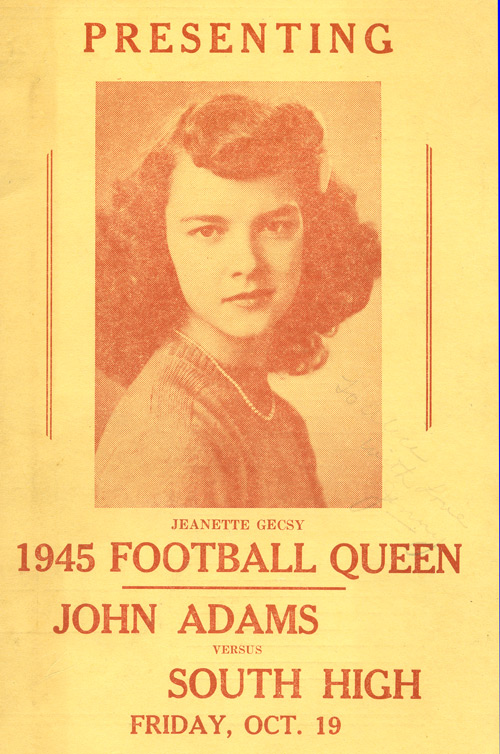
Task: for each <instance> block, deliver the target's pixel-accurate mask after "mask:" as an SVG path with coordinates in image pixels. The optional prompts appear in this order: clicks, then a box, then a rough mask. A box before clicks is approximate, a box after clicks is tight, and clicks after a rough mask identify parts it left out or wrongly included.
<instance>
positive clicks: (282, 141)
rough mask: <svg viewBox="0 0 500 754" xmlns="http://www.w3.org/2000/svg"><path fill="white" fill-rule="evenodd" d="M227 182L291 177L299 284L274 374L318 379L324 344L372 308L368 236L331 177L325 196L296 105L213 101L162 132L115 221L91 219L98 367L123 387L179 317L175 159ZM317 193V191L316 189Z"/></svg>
mask: <svg viewBox="0 0 500 754" xmlns="http://www.w3.org/2000/svg"><path fill="white" fill-rule="evenodd" d="M182 153H187V154H188V155H189V156H190V157H191V159H192V161H193V162H194V164H195V165H196V166H198V167H203V168H206V169H208V170H210V171H211V172H212V173H214V174H215V175H217V176H220V177H222V178H231V179H236V180H248V179H254V178H259V177H262V176H267V175H275V174H283V173H285V174H288V175H289V176H290V177H291V178H292V179H293V180H294V182H295V183H296V185H297V187H298V190H299V201H300V205H301V210H302V214H303V218H304V249H303V268H302V277H301V281H300V284H299V288H298V291H297V293H296V297H295V299H294V302H293V303H292V306H291V307H290V309H289V310H288V312H287V313H286V314H285V315H284V316H283V318H282V319H281V320H280V322H279V323H278V324H277V325H276V328H275V332H274V338H275V343H274V348H273V349H272V352H271V357H270V363H269V371H271V372H284V373H288V374H293V375H298V374H306V373H307V372H310V371H312V370H314V369H318V368H319V367H320V366H321V365H322V364H324V362H325V361H326V359H327V356H328V352H327V350H326V348H325V345H324V343H323V341H322V339H321V337H320V336H321V335H332V334H333V333H334V332H335V330H336V328H337V327H338V325H339V324H340V323H341V322H342V321H343V320H345V319H346V318H347V317H349V316H350V315H352V314H354V313H355V312H358V311H360V310H361V309H363V307H364V306H365V305H366V304H367V302H368V300H369V297H370V293H371V289H372V286H373V281H374V279H375V278H376V277H377V276H378V275H379V274H380V245H379V241H378V237H377V234H376V232H375V230H374V229H373V228H372V227H370V226H369V225H367V224H364V223H361V222H360V221H359V219H358V215H357V212H356V208H355V195H354V194H353V193H352V192H351V191H350V190H348V189H347V188H345V187H344V186H342V185H341V184H340V183H339V182H338V181H337V180H336V179H335V178H334V177H330V179H329V182H328V185H327V186H325V187H322V186H321V177H322V173H323V171H324V166H325V158H326V154H325V148H324V132H323V127H322V125H321V124H320V122H319V120H318V118H317V117H316V116H315V115H314V114H313V112H312V111H311V110H309V109H308V108H306V107H304V106H303V105H300V104H296V103H287V104H279V105H275V106H272V105H268V104H264V103H262V102H259V101H256V100H252V99H249V98H248V97H245V96H242V95H219V96H216V97H214V98H212V99H210V100H208V101H206V102H203V103H201V104H195V105H192V106H191V107H189V108H188V109H187V110H185V112H184V113H183V114H182V115H181V116H180V118H179V119H178V120H177V122H176V123H175V125H174V126H173V127H170V128H166V129H165V130H164V132H163V133H162V135H161V137H160V139H159V140H158V141H157V142H156V144H155V146H154V147H153V149H151V151H150V152H149V153H148V154H147V156H146V158H145V159H144V161H143V162H142V165H141V166H140V167H139V169H138V170H136V171H135V173H134V174H133V175H132V177H131V178H129V179H128V180H126V181H122V182H120V183H119V184H117V185H116V186H115V196H114V203H113V211H112V212H111V213H108V214H106V215H104V214H100V213H98V215H97V223H96V228H97V239H96V243H97V270H96V273H97V274H96V279H97V290H96V355H97V368H98V369H101V370H103V371H104V372H105V373H106V374H107V375H108V376H109V377H112V378H115V379H118V380H119V381H120V382H122V383H123V384H128V383H129V382H130V381H131V380H132V379H133V378H134V377H135V376H136V375H137V374H138V372H139V371H140V370H141V369H142V367H143V366H144V364H145V363H146V361H147V360H148V358H149V357H150V356H151V354H152V353H153V351H154V350H155V349H156V348H157V347H158V346H159V345H160V344H161V343H162V342H164V340H165V339H166V337H167V336H168V333H169V332H170V331H171V330H172V328H175V327H176V326H179V324H180V323H181V321H182V317H183V315H184V314H185V311H186V304H185V301H184V298H183V295H182V293H181V289H180V286H179V283H178V281H177V276H176V273H175V269H174V266H173V263H172V260H171V258H170V255H169V253H168V248H167V243H166V231H165V207H166V204H167V203H168V195H169V184H170V178H171V175H172V171H173V169H174V168H175V165H176V161H177V158H178V156H179V155H180V154H182ZM322 189H323V190H322Z"/></svg>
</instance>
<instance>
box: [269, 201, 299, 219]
mask: <svg viewBox="0 0 500 754" xmlns="http://www.w3.org/2000/svg"><path fill="white" fill-rule="evenodd" d="M299 212H300V209H299V207H298V205H297V204H295V203H293V204H283V206H282V207H278V208H277V209H271V210H269V212H263V213H262V215H260V217H261V218H262V219H264V220H266V219H267V218H270V217H279V216H281V215H293V214H298V213H299Z"/></svg>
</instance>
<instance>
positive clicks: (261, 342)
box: [179, 317, 270, 375]
mask: <svg viewBox="0 0 500 754" xmlns="http://www.w3.org/2000/svg"><path fill="white" fill-rule="evenodd" d="M179 331H180V332H181V333H183V334H184V335H186V336H187V337H188V338H190V339H191V340H193V341H194V342H195V343H197V344H198V345H200V346H201V347H202V348H204V349H205V350H206V351H208V353H209V354H211V356H213V357H214V359H217V361H218V362H219V363H220V364H221V365H222V366H225V367H227V368H228V369H236V370H245V369H249V370H251V371H252V372H261V373H262V374H266V375H267V373H268V371H269V370H268V368H267V363H268V359H267V354H268V349H269V344H270V337H269V336H267V335H262V336H259V337H256V338H236V337H234V336H231V335H228V334H227V333H223V332H221V330H218V329H217V328H215V327H213V326H212V325H210V324H208V323H206V322H204V321H203V320H200V319H197V318H194V317H193V318H190V319H188V320H186V321H185V322H184V323H183V324H182V325H181V326H180V327H179Z"/></svg>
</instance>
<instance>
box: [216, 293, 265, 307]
mask: <svg viewBox="0 0 500 754" xmlns="http://www.w3.org/2000/svg"><path fill="white" fill-rule="evenodd" d="M273 293H274V288H257V289H256V290H254V291H244V292H242V293H237V294H235V295H234V296H229V297H228V298H223V299H222V302H223V303H226V302H230V303H232V304H236V306H239V307H241V308H242V309H257V308H259V307H260V306H263V305H264V304H266V303H267V302H268V301H269V299H270V298H271V296H272V295H273Z"/></svg>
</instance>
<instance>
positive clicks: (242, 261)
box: [229, 230, 260, 277]
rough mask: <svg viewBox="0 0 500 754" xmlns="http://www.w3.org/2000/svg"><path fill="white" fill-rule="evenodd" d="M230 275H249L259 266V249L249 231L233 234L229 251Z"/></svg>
mask: <svg viewBox="0 0 500 754" xmlns="http://www.w3.org/2000/svg"><path fill="white" fill-rule="evenodd" d="M229 256H230V264H231V275H232V277H237V276H238V275H250V274H251V273H252V272H253V271H254V270H255V268H256V267H257V266H258V265H259V259H260V257H259V249H258V245H257V241H256V238H255V237H254V234H253V233H252V232H251V231H248V230H245V231H241V232H239V233H235V237H234V238H233V239H232V247H231V251H230V255H229Z"/></svg>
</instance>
